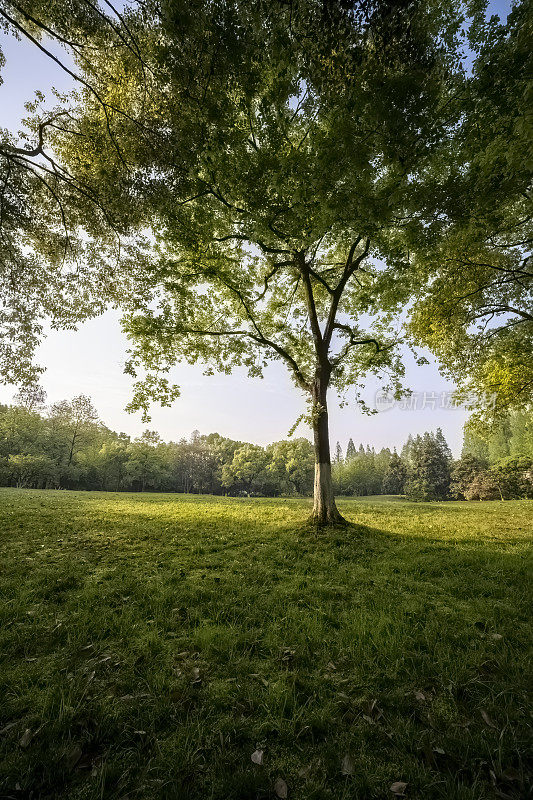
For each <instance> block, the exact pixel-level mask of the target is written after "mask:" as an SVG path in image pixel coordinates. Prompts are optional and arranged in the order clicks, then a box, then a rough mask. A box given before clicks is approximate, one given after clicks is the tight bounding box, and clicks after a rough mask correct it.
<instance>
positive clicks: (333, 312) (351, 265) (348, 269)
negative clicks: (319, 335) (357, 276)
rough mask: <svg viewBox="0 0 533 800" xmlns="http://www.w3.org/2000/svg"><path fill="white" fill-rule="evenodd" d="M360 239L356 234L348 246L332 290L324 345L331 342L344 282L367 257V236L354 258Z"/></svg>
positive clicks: (368, 246) (368, 241) (368, 243)
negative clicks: (340, 274)
mask: <svg viewBox="0 0 533 800" xmlns="http://www.w3.org/2000/svg"><path fill="white" fill-rule="evenodd" d="M360 241H361V237H360V236H358V237H357V239H356V241H355V242H354V243H353V244H352V246H351V247H350V252H349V253H348V258H347V259H346V265H345V267H344V271H343V273H342V277H341V279H340V281H339V283H338V284H337V287H336V288H335V291H334V292H333V298H332V300H331V306H330V309H329V314H328V321H327V323H326V330H325V332H324V342H325V344H326V347H329V344H330V342H331V336H332V334H333V328H334V326H335V318H336V316H337V311H338V308H339V303H340V300H341V297H342V293H343V292H344V289H345V287H346V284H347V283H348V281H349V280H350V278H351V277H352V275H353V274H354V272H355V271H356V269H357V268H358V267H359V264H361V262H362V261H363V259H365V258H366V257H367V255H368V251H369V249H370V239H369V238H367V239H366V242H365V248H364V250H363V252H362V253H361V254H360V255H359V256H357V258H356V259H355V260H354V255H355V251H356V249H357V246H358V244H359V242H360Z"/></svg>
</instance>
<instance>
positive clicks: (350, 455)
mask: <svg viewBox="0 0 533 800" xmlns="http://www.w3.org/2000/svg"><path fill="white" fill-rule="evenodd" d="M355 452H356V451H355V445H354V443H353V439H352V438H350V440H349V441H348V446H347V447H346V461H350V459H352V458H353V457H354V455H355Z"/></svg>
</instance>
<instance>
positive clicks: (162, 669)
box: [0, 489, 533, 800]
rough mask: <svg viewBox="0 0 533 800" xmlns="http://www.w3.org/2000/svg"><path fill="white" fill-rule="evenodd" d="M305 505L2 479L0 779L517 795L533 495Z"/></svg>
mask: <svg viewBox="0 0 533 800" xmlns="http://www.w3.org/2000/svg"><path fill="white" fill-rule="evenodd" d="M308 506H309V503H308V502H307V501H303V500H302V501H300V500H257V499H253V500H245V499H229V498H228V499H226V498H214V497H192V496H183V495H181V496H180V495H131V494H128V495H125V494H124V495H123V494H102V493H96V492H95V493H83V492H45V491H42V492H41V491H30V490H7V489H6V490H0V558H1V562H0V569H1V573H0V593H1V596H2V608H1V617H0V640H1V645H0V657H1V661H0V762H1V764H0V796H1V797H6V798H7V797H9V798H28V800H30V798H33V799H34V800H36V798H52V797H54V798H69V799H72V800H74V799H76V800H77V799H78V798H79V799H80V800H81V798H84V799H89V798H91V800H92V799H93V798H95V799H96V798H117V799H118V798H120V799H121V800H126V798H128V800H134V798H143V799H144V798H147V800H172V799H173V798H180V799H181V798H183V799H184V800H185V799H186V800H189V799H190V800H196V799H197V798H198V800H200V798H201V800H207V799H208V798H217V799H220V800H222V798H224V800H229V799H230V798H238V799H239V800H244V799H245V798H250V800H252V798H253V799H254V800H255V799H256V798H257V799H258V800H260V799H263V798H265V799H267V798H275V797H281V798H283V797H285V796H288V798H289V800H291V799H292V798H295V799H296V798H300V799H301V800H319V798H320V799H321V800H322V799H323V800H326V798H328V799H329V798H331V799H332V800H333V799H334V800H340V799H341V798H387V797H389V798H394V796H395V793H396V795H401V794H402V793H404V794H405V796H406V797H408V798H424V800H425V799H426V798H428V799H431V798H447V800H450V799H452V800H473V799H474V798H476V799H477V798H479V799H481V798H493V797H499V798H523V797H526V796H528V794H527V792H528V789H527V787H528V774H529V776H530V775H531V762H530V763H529V765H528V763H527V753H528V749H529V747H528V746H529V745H530V744H531V739H530V728H529V723H530V722H531V720H530V717H529V715H528V705H527V685H528V678H530V677H531V673H530V671H529V664H528V644H530V642H531V635H530V626H529V623H530V619H529V612H530V606H529V604H530V600H531V597H530V596H528V591H529V589H528V562H527V556H528V534H530V533H531V528H532V525H531V523H532V518H533V503H531V502H529V503H528V502H527V501H523V502H522V501H520V502H518V501H517V502H506V503H500V502H493V503H488V502H487V503H440V504H438V503H427V504H409V503H406V502H403V501H396V502H390V501H388V502H387V501H386V500H383V499H380V498H367V499H361V500H355V499H348V500H341V501H340V502H339V507H340V510H341V511H342V513H343V514H344V515H345V516H346V517H348V518H349V519H350V520H351V521H352V522H353V523H355V525H354V526H353V527H351V528H350V529H348V530H346V531H343V530H336V531H334V532H321V533H318V534H317V533H312V532H310V531H309V530H307V529H305V528H304V527H302V520H303V519H305V516H306V514H307V513H308ZM252 756H253V758H252ZM254 759H255V761H258V762H262V763H254ZM403 784H407V786H406V787H404V786H403ZM391 786H393V790H394V791H392V790H391Z"/></svg>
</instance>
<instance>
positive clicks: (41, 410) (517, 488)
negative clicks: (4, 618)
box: [0, 388, 533, 500]
mask: <svg viewBox="0 0 533 800" xmlns="http://www.w3.org/2000/svg"><path fill="white" fill-rule="evenodd" d="M314 470H315V456H314V449H313V445H312V444H311V442H310V441H309V440H308V439H305V438H299V439H289V440H285V441H281V442H274V443H273V444H269V445H268V446H267V447H261V446H260V445H257V444H252V443H250V442H241V441H236V440H233V439H228V438H226V437H224V436H221V435H220V434H218V433H210V434H208V435H201V434H200V433H199V432H198V431H194V432H193V433H192V435H191V436H190V438H188V439H185V438H182V439H180V440H179V441H177V442H164V441H163V440H162V439H161V437H160V436H159V434H158V433H156V432H155V431H150V430H146V431H145V432H144V433H143V434H142V436H140V437H138V438H136V439H133V440H132V439H131V438H130V437H129V436H128V435H127V434H125V433H116V432H115V431H112V430H110V429H109V428H108V427H106V425H104V424H103V422H102V421H101V420H100V419H99V417H98V413H97V411H96V409H95V408H94V406H93V403H92V401H91V400H90V398H88V397H86V396H84V395H78V396H77V397H74V398H73V399H72V400H62V401H61V402H59V403H54V404H52V405H51V406H49V407H46V406H45V395H44V393H43V392H42V390H40V389H38V388H28V389H26V390H23V391H22V392H21V393H20V394H19V395H17V396H16V398H15V401H14V403H13V405H10V406H7V405H0V486H16V487H20V488H24V487H29V488H45V489H85V490H101V491H140V492H146V491H149V492H186V493H198V494H230V495H251V496H259V495H262V496H267V497H277V496H280V495H286V496H291V495H292V496H311V495H312V494H313V482H314ZM333 482H334V489H335V492H336V493H338V494H340V495H354V496H366V495H377V494H392V495H405V496H406V497H407V498H409V499H410V500H447V499H457V500H465V499H466V500H494V499H501V500H507V499H512V498H527V497H533V419H532V415H531V413H529V414H528V413H526V412H524V413H518V412H512V413H510V414H509V415H508V417H507V418H505V419H503V420H501V421H500V423H499V426H498V427H493V428H491V429H490V430H488V431H480V430H479V429H474V428H472V427H469V426H467V427H466V430H465V439H464V446H463V453H462V455H461V458H459V459H458V460H456V461H454V460H453V458H452V454H451V451H450V448H449V447H448V444H447V443H446V440H445V438H444V436H443V434H442V431H441V430H440V428H439V429H437V432H436V433H424V434H423V435H422V436H416V437H412V436H409V438H408V439H407V442H406V443H405V445H404V446H403V448H402V450H401V453H400V454H398V453H397V452H396V451H395V450H394V451H391V450H390V449H389V448H382V449H381V450H380V451H376V450H375V449H374V448H373V447H370V446H368V445H366V446H364V445H362V444H361V445H359V447H358V448H356V446H355V445H354V442H353V439H350V440H349V442H348V446H347V448H346V455H343V450H342V447H341V445H340V443H337V446H336V448H335V460H334V463H333Z"/></svg>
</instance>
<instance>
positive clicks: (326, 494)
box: [311, 380, 345, 525]
mask: <svg viewBox="0 0 533 800" xmlns="http://www.w3.org/2000/svg"><path fill="white" fill-rule="evenodd" d="M326 393H327V385H326V386H323V385H321V382H320V380H317V382H316V384H315V386H314V387H313V434H314V440H315V491H314V505H313V514H312V517H311V521H312V522H313V523H314V524H315V525H335V524H337V523H342V522H344V521H345V520H344V517H342V515H341V514H340V513H339V511H338V509H337V506H336V504H335V496H334V494H333V482H332V480H331V455H330V448H329V425H328V407H327V400H326Z"/></svg>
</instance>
